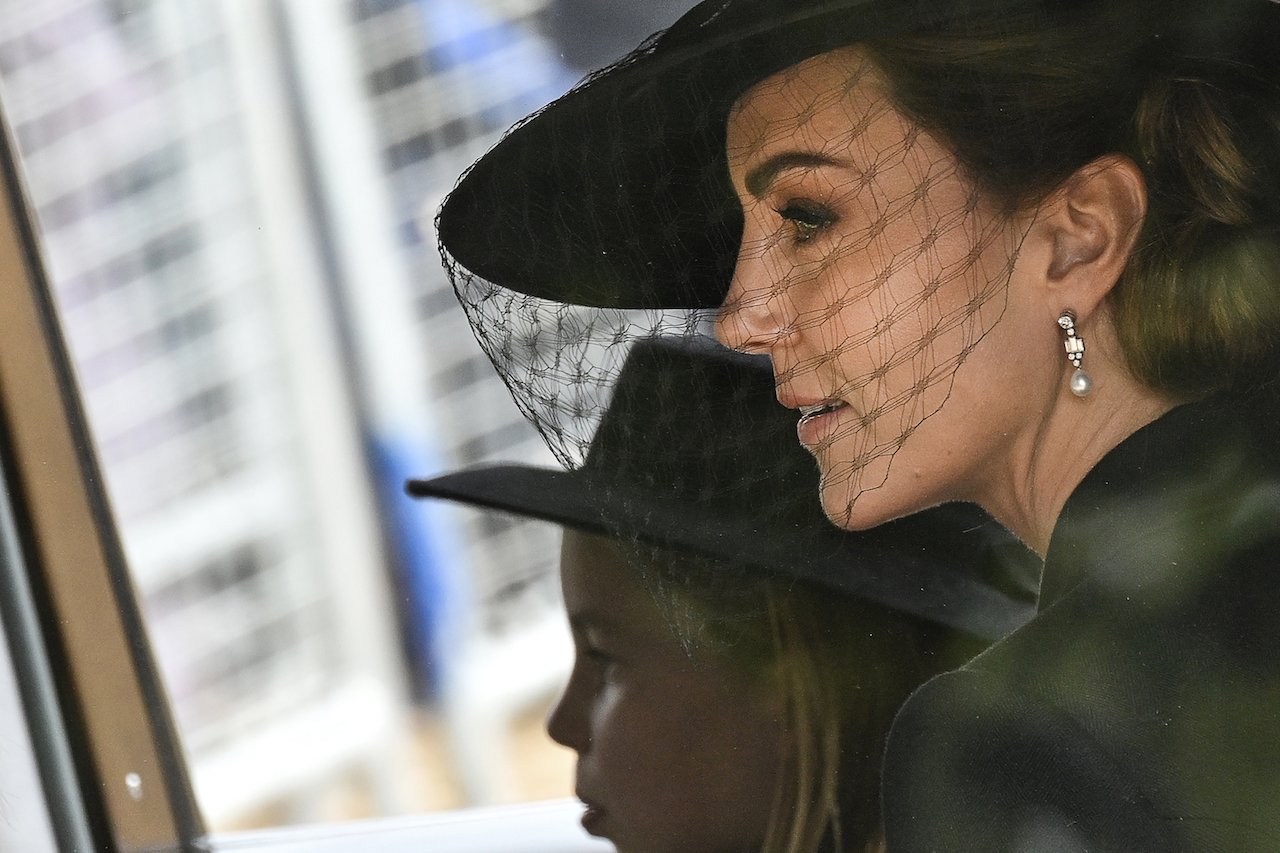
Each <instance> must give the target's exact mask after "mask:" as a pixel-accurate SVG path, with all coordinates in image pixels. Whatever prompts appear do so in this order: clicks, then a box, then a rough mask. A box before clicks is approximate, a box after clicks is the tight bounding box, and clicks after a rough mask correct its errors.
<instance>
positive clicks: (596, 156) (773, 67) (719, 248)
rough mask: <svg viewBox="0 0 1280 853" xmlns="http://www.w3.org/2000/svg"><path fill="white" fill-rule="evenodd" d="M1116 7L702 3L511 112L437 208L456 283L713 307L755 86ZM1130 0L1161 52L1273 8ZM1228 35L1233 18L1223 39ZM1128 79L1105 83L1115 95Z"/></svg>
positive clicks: (730, 235)
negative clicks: (519, 117) (845, 61)
mask: <svg viewBox="0 0 1280 853" xmlns="http://www.w3.org/2000/svg"><path fill="white" fill-rule="evenodd" d="M1111 2H1115V0H705V2H702V3H700V4H698V5H697V6H696V7H694V8H693V9H692V10H691V11H690V12H688V13H687V14H686V15H684V16H683V17H682V18H681V19H680V20H679V21H677V22H676V23H675V24H674V25H673V26H672V27H671V28H670V29H668V30H666V31H665V32H662V33H659V34H657V35H655V36H654V37H652V38H651V39H650V40H649V41H648V42H647V43H645V44H643V45H641V46H640V47H639V48H638V49H637V50H635V51H634V52H633V53H632V54H630V55H629V56H627V57H624V58H623V59H621V60H620V61H618V62H617V63H615V64H614V65H612V66H610V67H609V68H607V69H604V70H603V71H600V72H597V73H596V74H595V75H593V76H591V77H589V78H588V79H586V80H585V81H583V82H582V83H581V84H579V86H577V87H576V88H575V89H574V90H573V91H571V92H569V93H568V94H567V95H565V96H564V97H562V98H560V99H559V100H557V101H555V102H554V103H552V104H550V105H549V106H548V107H546V108H544V109H543V110H542V111H540V112H538V113H536V114H534V115H532V116H530V117H529V118H527V119H525V120H524V121H523V122H521V123H520V124H518V125H517V126H516V127H514V128H513V129H512V130H511V131H510V132H509V133H508V134H507V135H506V136H505V137H504V138H503V140H502V141H501V142H499V143H498V144H497V146H495V147H494V148H493V149H492V150H491V151H490V152H488V153H487V154H486V155H485V156H484V157H483V158H481V159H480V160H479V161H478V162H477V163H475V164H474V165H473V166H472V167H471V169H470V170H469V171H468V172H466V174H464V175H463V177H462V178H461V179H460V181H459V183H458V184H457V186H456V187H455V189H454V190H453V192H452V193H451V194H450V195H449V196H448V198H447V199H446V200H445V202H444V204H443V205H442V207H441V209H440V211H439V214H438V216H437V219H436V226H437V236H438V239H439V243H440V248H441V251H442V254H443V256H444V261H445V264H446V267H448V268H449V269H450V272H451V273H452V275H453V278H454V281H455V285H456V284H457V283H458V280H459V278H460V276H461V277H466V276H475V277H479V278H481V279H484V280H486V281H488V282H490V283H492V284H495V285H498V286H500V287H503V288H506V289H510V290H514V291H517V292H519V293H524V294H528V295H531V296H535V297H540V298H545V299H550V300H553V301H557V302H563V303H570V304H575V305H584V306H595V307H601V308H714V307H717V306H719V305H720V303H721V302H722V301H723V297H724V295H725V293H726V291H727V288H728V284H729V281H730V279H731V277H732V272H733V266H734V263H735V260H736V257H737V249H738V245H739V240H740V236H741V232H742V218H741V212H740V209H739V205H738V202H737V200H736V197H735V194H734V191H733V187H732V185H731V183H730V181H729V176H728V173H727V167H726V166H725V165H724V150H725V126H726V123H727V121H728V117H729V114H730V111H731V109H732V106H733V104H734V102H735V101H736V100H737V99H738V98H739V97H740V96H741V95H742V94H743V93H744V92H745V91H747V89H749V88H750V87H751V86H752V85H754V84H755V83H757V82H759V81H761V80H763V79H764V78H766V77H768V76H770V75H772V74H774V73H776V72H778V71H781V70H783V69H785V68H787V67H789V66H791V65H794V64H795V63H797V62H799V61H801V60H803V59H806V58H808V57H811V56H815V55H817V54H820V53H824V52H826V51H828V50H832V49H835V48H838V47H842V46H846V45H850V44H855V43H859V42H867V41H873V40H876V39H884V38H889V37H893V36H898V35H902V34H906V33H913V32H921V31H927V30H936V29H939V28H945V27H948V26H951V25H953V24H955V23H958V22H963V21H965V20H967V19H970V18H975V17H978V16H982V17H985V18H987V19H988V20H989V19H991V18H992V17H993V16H995V17H997V18H998V17H999V16H1000V15H1002V14H1006V13H1007V14H1010V15H1013V14H1017V15H1022V16H1027V15H1030V16H1033V19H1036V20H1040V19H1042V20H1043V21H1044V23H1045V25H1046V26H1047V25H1049V24H1050V23H1051V22H1053V21H1055V20H1060V19H1063V18H1070V17H1071V16H1073V15H1077V14H1079V13H1081V11H1082V10H1084V9H1087V8H1090V7H1094V8H1096V7H1100V6H1105V5H1106V4H1107V3H1111ZM1128 2H1130V0H1126V4H1127V3H1128ZM1133 2H1134V3H1135V8H1134V11H1133V13H1132V17H1134V18H1138V19H1141V23H1140V24H1139V26H1143V27H1145V26H1147V25H1148V22H1149V26H1150V28H1151V31H1150V36H1151V39H1152V41H1151V44H1152V45H1153V46H1154V47H1153V49H1156V50H1165V49H1166V48H1168V49H1172V48H1173V47H1174V45H1175V43H1181V42H1185V41H1186V40H1187V39H1190V40H1191V41H1192V42H1194V41H1198V40H1199V39H1200V38H1201V36H1203V35H1207V34H1208V33H1210V31H1213V30H1215V29H1217V26H1216V25H1213V24H1211V22H1210V20H1209V19H1210V18H1213V17H1215V16H1216V17H1224V16H1225V17H1228V18H1237V19H1238V20H1237V21H1236V25H1237V28H1239V27H1244V28H1247V26H1248V25H1247V20H1246V18H1247V16H1246V17H1242V14H1243V13H1240V11H1239V10H1240V9H1246V8H1249V7H1264V6H1267V5H1268V3H1267V0H1253V2H1252V3H1249V2H1246V1H1245V0H1231V1H1230V2H1227V0H1222V2H1220V3H1218V2H1215V3H1204V2H1201V0H1141V2H1140V3H1139V0H1133ZM1272 5H1274V4H1272ZM1139 6H1140V8H1139ZM1255 11H1256V9H1255ZM1241 21H1246V23H1243V24H1242V23H1240V22H1241ZM1237 36H1238V33H1237V32H1235V31H1234V30H1231V28H1228V41H1229V40H1230V39H1232V38H1236V37H1237ZM1211 40H1212V39H1211ZM1128 76H1134V77H1136V76H1138V74H1137V69H1136V68H1135V71H1134V74H1133V75H1128ZM1131 82H1132V81H1130V80H1117V81H1116V98H1122V97H1127V96H1126V95H1124V94H1122V93H1123V91H1127V90H1128V89H1131V88H1132V87H1131V86H1129V85H1128V84H1129V83H1131ZM1082 165H1083V164H1082Z"/></svg>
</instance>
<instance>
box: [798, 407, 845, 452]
mask: <svg viewBox="0 0 1280 853" xmlns="http://www.w3.org/2000/svg"><path fill="white" fill-rule="evenodd" d="M848 408H849V406H848V404H847V403H842V402H840V401H839V400H833V401H830V402H827V403H821V404H818V405H814V406H801V407H800V420H799V421H798V422H797V423H796V437H797V438H798V439H800V443H801V444H803V445H804V446H805V447H807V448H809V449H810V450H812V449H814V448H815V447H817V446H818V445H819V444H821V443H822V441H823V440H824V439H826V438H828V437H829V436H830V435H831V434H832V433H834V431H835V428H836V425H837V422H838V421H839V420H840V416H841V415H842V414H843V413H844V411H845V410H846V409H848Z"/></svg>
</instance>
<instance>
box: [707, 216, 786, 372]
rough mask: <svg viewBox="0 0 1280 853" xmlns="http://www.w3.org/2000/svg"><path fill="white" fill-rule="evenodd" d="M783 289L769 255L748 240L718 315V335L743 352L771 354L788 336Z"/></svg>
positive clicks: (724, 342)
mask: <svg viewBox="0 0 1280 853" xmlns="http://www.w3.org/2000/svg"><path fill="white" fill-rule="evenodd" d="M783 290H784V288H782V287H781V286H780V282H779V280H778V277H777V276H776V275H774V274H773V271H772V270H771V269H770V267H769V262H768V259H767V258H766V257H765V256H764V254H763V253H762V252H760V251H755V250H752V248H751V247H750V246H748V244H747V243H746V242H745V241H744V243H743V250H742V252H741V253H740V254H739V256H738V263H737V266H735V267H734V270H733V281H732V282H730V284H729V292H728V293H727V294H725V299H724V303H723V304H722V305H721V306H720V312H719V313H718V314H717V315H716V324H715V332H716V338H717V339H718V340H719V341H720V342H721V343H722V344H724V345H725V346H727V347H731V348H732V349H736V350H739V351H741V352H749V353H758V354H768V352H769V351H770V350H771V349H773V348H774V347H776V346H777V345H778V344H779V343H780V342H781V340H782V339H783V338H784V337H785V336H786V317H785V316H784V314H785V309H786V306H785V304H784V300H785V294H784V293H783Z"/></svg>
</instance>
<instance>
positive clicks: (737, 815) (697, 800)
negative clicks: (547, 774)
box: [547, 531, 783, 853]
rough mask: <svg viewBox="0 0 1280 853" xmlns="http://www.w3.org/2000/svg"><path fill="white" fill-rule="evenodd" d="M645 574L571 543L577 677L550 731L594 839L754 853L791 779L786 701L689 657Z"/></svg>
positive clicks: (565, 560) (566, 576)
mask: <svg viewBox="0 0 1280 853" xmlns="http://www.w3.org/2000/svg"><path fill="white" fill-rule="evenodd" d="M636 571H637V569H636V568H635V567H634V566H629V565H627V564H626V563H625V562H624V558H623V557H622V556H621V555H620V554H619V553H618V551H617V550H616V549H615V548H614V546H613V545H612V544H611V543H610V542H609V541H608V540H606V539H603V538H601V537H597V536H590V535H587V534H584V533H577V532H574V531H566V532H565V536H564V548H563V551H562V556H561V568H560V572H561V583H562V586H563V590H564V601H565V607H566V609H567V611H568V615H569V623H570V626H571V628H572V630H573V637H574V644H575V649H576V657H575V661H574V668H573V674H572V676H571V677H570V680H569V684H568V685H567V686H566V687H565V690H564V694H563V695H562V696H561V697H560V701H559V703H558V704H557V705H556V707H555V709H554V710H553V711H552V712H551V716H550V718H549V719H548V721H547V730H548V732H549V733H550V734H551V737H552V738H554V739H555V740H556V741H558V742H559V743H561V744H564V745H565V746H568V747H570V748H571V749H573V750H575V751H576V752H577V753H578V771H577V794H578V796H579V798H581V799H582V801H583V802H584V803H585V804H586V806H587V810H586V813H585V814H584V816H583V819H582V823H583V826H584V827H586V829H587V831H588V832H590V833H591V834H593V835H598V836H601V837H604V838H607V839H609V840H610V841H611V842H613V844H614V845H615V846H616V847H617V848H618V850H619V851H620V853H747V851H756V850H758V849H759V847H760V844H761V843H762V841H763V839H764V834H765V829H766V824H767V821H768V817H769V813H770V809H771V807H772V805H773V796H774V791H775V790H776V787H777V784H778V778H779V773H780V772H781V764H782V757H781V756H782V752H783V747H782V743H783V727H782V726H781V724H780V723H779V722H778V715H779V711H778V709H777V706H778V705H779V703H778V702H776V701H774V700H773V699H771V698H770V697H769V696H768V692H767V690H766V689H765V688H763V687H762V686H761V685H759V684H757V683H754V682H752V681H751V680H750V679H748V678H746V677H744V675H743V674H742V673H740V672H738V671H736V670H735V669H734V668H733V667H731V666H729V665H728V664H727V663H726V662H725V661H723V660H720V659H718V658H717V657H716V656H715V655H712V654H705V653H700V652H698V651H697V650H694V651H693V652H692V654H691V655H690V654H686V652H685V650H684V648H683V646H682V645H681V644H680V642H679V641H678V640H677V638H676V635H675V634H674V633H673V632H672V630H671V628H670V626H669V625H668V624H667V622H666V621H665V620H664V619H663V617H662V615H661V612H660V611H659V609H658V607H657V605H656V604H655V602H654V600H653V599H652V597H651V596H650V595H649V594H648V592H646V590H645V589H644V588H643V587H642V586H641V584H640V583H639V581H638V579H637V576H636Z"/></svg>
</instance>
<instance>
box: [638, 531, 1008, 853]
mask: <svg viewBox="0 0 1280 853" xmlns="http://www.w3.org/2000/svg"><path fill="white" fill-rule="evenodd" d="M641 564H642V565H644V566H646V567H647V571H646V572H645V581H646V586H647V587H648V588H649V589H650V591H651V592H652V593H653V594H654V597H655V600H656V601H657V602H658V605H659V607H660V609H662V610H663V612H664V613H665V614H666V616H667V618H668V621H669V622H670V624H671V625H672V628H673V630H674V631H675V632H676V635H677V637H679V638H680V640H681V641H682V642H683V643H684V644H685V645H686V646H687V647H688V648H690V649H691V650H693V649H696V650H697V651H699V652H701V653H711V654H714V655H717V656H718V657H719V658H720V659H722V660H726V661H728V662H729V663H730V664H732V665H733V666H735V667H736V668H737V669H739V671H741V672H743V673H744V674H746V675H747V676H748V677H749V679H750V680H751V681H752V682H754V683H756V684H758V685H759V686H760V688H761V689H762V690H766V691H769V693H770V694H771V695H774V696H776V697H778V698H780V699H781V700H782V708H783V714H784V720H783V722H784V724H785V727H786V730H787V733H788V738H789V743H788V745H789V749H790V752H789V756H788V758H789V760H788V763H787V765H786V769H785V771H784V776H783V778H781V779H780V780H779V784H778V789H777V793H776V797H775V801H774V808H773V813H772V815H771V816H770V821H769V827H768V830H767V835H766V837H765V839H764V843H763V845H762V846H761V853H813V851H818V850H822V851H824V853H827V851H830V853H835V851H841V853H843V851H858V853H862V851H864V850H868V849H875V845H877V844H878V843H879V840H880V837H881V825H880V761H881V754H882V752H883V751H884V744H885V739H886V738H887V737H888V734H889V726H890V724H891V723H892V721H893V717H894V715H895V714H896V713H897V710H898V708H899V706H900V705H901V704H902V703H903V702H904V701H905V700H906V698H907V696H908V695H909V694H910V693H911V692H912V691H913V690H914V689H915V688H916V687H918V686H920V685H921V684H922V683H924V682H925V681H926V680H927V679H928V678H930V677H931V676H933V675H936V674H937V673H939V672H944V671H946V670H949V669H954V668H956V667H958V666H960V665H962V664H964V663H965V662H967V661H968V660H969V659H971V658H972V657H973V656H974V655H975V654H977V653H978V652H979V651H981V650H982V648H983V647H984V644H983V643H981V642H980V641H978V640H975V639H973V638H970V637H968V636H967V635H963V634H961V633H959V632H956V631H952V630H948V629H944V628H941V627H938V626H934V625H929V624H925V623H922V622H919V621H917V620H915V619H911V618H909V617H906V616H904V615H902V614H898V613H895V612H893V611H890V610H887V609H885V608H882V607H877V606H874V605H871V604H868V603H865V602H862V601H859V600H857V599H854V598H852V597H850V596H846V595H840V594H837V593H833V592H831V591H828V590H822V589H818V588H815V587H812V586H808V585H806V584H804V583H800V582H796V581H791V580H782V579H778V578H770V577H766V576H763V575H761V574H759V573H754V572H746V571H743V570H740V569H737V568H736V567H734V566H731V565H728V564H726V563H723V562H721V561H712V560H706V559H700V558H695V557H689V556H685V555H680V554H675V553H669V552H659V551H657V550H656V549H655V550H654V551H650V552H649V553H647V554H645V558H644V559H643V560H642V563H641Z"/></svg>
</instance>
